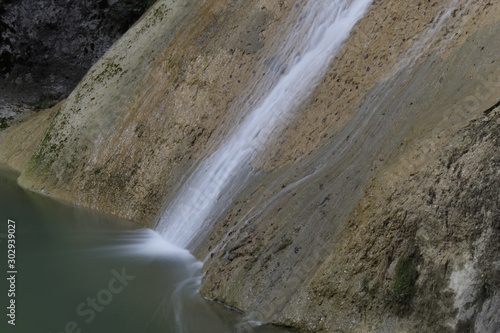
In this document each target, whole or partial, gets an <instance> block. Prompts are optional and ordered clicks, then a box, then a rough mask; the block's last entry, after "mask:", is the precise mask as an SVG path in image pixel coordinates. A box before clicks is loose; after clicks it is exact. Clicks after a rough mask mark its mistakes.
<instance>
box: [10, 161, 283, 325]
mask: <svg viewBox="0 0 500 333" xmlns="http://www.w3.org/2000/svg"><path fill="white" fill-rule="evenodd" d="M15 177H16V175H15V174H12V173H10V172H7V171H5V170H0V222H1V223H0V226H1V227H0V248H1V251H0V262H1V266H0V269H1V274H2V276H3V278H2V279H1V281H0V294H1V295H2V297H1V302H2V304H1V308H2V311H3V312H4V313H2V316H1V318H2V323H1V324H0V328H1V329H0V331H1V332H22V333H32V332H47V333H61V332H64V333H80V332H90V333H101V332H102V333H104V332H106V333H110V332H120V333H127V332H130V333H140V332H144V333H153V332H154V333H156V332H162V333H169V332H186V333H187V332H203V333H212V332H213V333H216V332H217V333H221V332H241V333H246V332H252V331H253V332H265V333H271V332H272V333H277V332H281V333H284V332H288V331H287V330H285V329H281V328H276V327H270V326H257V327H254V328H252V329H249V326H248V325H247V324H245V323H244V321H243V316H242V315H240V314H238V313H236V312H234V311H230V310H228V309H226V308H224V307H222V306H220V305H218V304H214V303H213V302H209V301H207V300H205V299H203V298H202V297H201V296H200V295H199V294H198V293H197V288H198V286H199V283H200V280H201V275H200V273H199V269H200V267H201V263H200V262H198V261H197V260H196V259H195V258H194V257H192V256H191V254H190V253H189V252H188V251H186V250H183V249H180V248H176V247H175V246H173V245H170V244H169V243H167V242H166V241H164V240H163V238H161V237H160V236H159V235H158V234H157V233H156V232H154V231H152V230H150V229H145V228H140V227H138V226H137V225H135V224H133V223H131V222H129V221H124V220H121V219H118V218H115V217H112V216H108V215H104V214H100V213H97V212H94V211H90V210H87V209H83V208H81V207H76V206H71V205H67V204H64V203H61V202H58V201H55V200H52V199H49V198H46V197H43V196H40V195H37V194H34V193H31V192H28V191H25V190H23V189H21V188H19V186H17V184H16V182H15ZM9 219H10V220H12V221H13V222H9ZM14 228H15V229H14ZM9 235H11V236H9ZM9 237H11V239H14V240H15V244H14V243H13V242H11V243H10V244H12V245H15V258H14V260H15V262H9V261H8V259H9V258H8V255H9V252H8V244H9V243H8V239H9ZM14 237H15V238H14ZM11 250H13V248H12V246H11ZM10 254H11V259H12V258H13V251H11V252H10ZM8 264H13V265H14V266H12V267H9V266H8ZM10 272H13V273H10ZM13 301H14V303H12V302H13ZM11 304H14V305H15V309H13V306H12V305H11ZM9 307H10V309H9ZM14 315H15V317H14ZM13 319H14V321H13ZM9 321H10V322H11V324H9ZM12 323H15V325H12Z"/></svg>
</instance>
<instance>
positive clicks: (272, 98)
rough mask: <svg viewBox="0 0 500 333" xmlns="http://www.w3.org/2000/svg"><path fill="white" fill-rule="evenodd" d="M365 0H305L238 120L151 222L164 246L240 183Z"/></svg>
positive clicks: (193, 229) (213, 210)
mask: <svg viewBox="0 0 500 333" xmlns="http://www.w3.org/2000/svg"><path fill="white" fill-rule="evenodd" d="M370 3H371V0H322V1H319V0H314V1H313V0H310V1H308V3H306V4H305V5H304V6H303V8H302V9H301V10H302V12H301V13H300V15H299V17H298V19H296V22H295V23H294V24H292V25H291V28H290V31H289V35H288V38H285V40H284V43H283V45H280V46H278V47H277V48H276V49H279V52H280V56H279V57H278V56H277V57H276V59H277V60H276V61H278V62H279V63H274V64H273V66H274V68H278V69H279V70H278V71H276V72H277V73H278V75H280V76H279V77H278V78H276V77H273V76H272V75H269V76H268V78H267V79H262V80H261V81H259V82H258V83H257V84H256V85H255V86H254V88H253V90H252V91H251V93H250V98H251V99H253V101H254V103H252V105H254V106H253V107H250V105H249V104H248V105H247V106H245V107H244V109H243V110H242V112H241V114H242V115H243V119H242V121H240V122H238V124H237V125H236V126H235V127H234V128H233V130H232V131H231V132H230V134H229V135H228V137H227V138H226V139H225V140H224V141H223V142H222V144H221V145H220V146H219V147H218V149H217V150H216V151H215V152H214V153H213V154H212V155H211V156H209V157H208V158H207V159H205V160H204V161H202V162H201V163H200V164H199V166H198V168H197V169H196V170H195V171H194V172H193V173H192V174H191V175H190V177H189V178H188V179H187V181H186V182H185V183H184V184H183V185H182V187H181V188H180V191H179V192H178V193H177V195H176V197H175V198H174V199H173V200H172V201H171V202H170V203H169V204H168V205H167V208H166V210H165V211H164V213H163V215H162V217H161V219H160V220H159V222H158V224H157V230H158V232H159V233H160V234H161V235H162V236H163V237H164V238H166V239H167V240H169V241H170V242H172V243H174V244H176V245H178V246H181V247H188V246H189V245H190V243H191V242H192V241H193V240H194V239H195V238H196V237H197V236H199V235H200V233H201V232H202V231H203V230H205V229H206V228H207V226H208V225H210V223H211V221H212V220H213V219H214V218H216V217H217V216H218V215H219V214H220V213H221V212H222V211H223V210H224V209H225V208H226V207H227V206H228V205H229V204H230V203H231V200H230V197H231V196H232V195H234V194H235V193H236V192H237V191H238V190H239V189H241V188H242V186H244V184H245V179H246V177H247V175H248V174H249V173H250V162H251V160H252V158H253V157H254V156H255V155H256V153H257V152H258V151H259V150H261V149H262V147H263V146H264V145H265V144H266V142H268V140H269V139H270V138H271V135H272V134H276V132H277V130H276V129H277V128H279V127H280V125H281V124H283V122H284V121H285V120H287V119H288V118H290V116H291V114H292V112H293V110H294V109H295V107H296V106H298V105H299V104H300V103H301V102H302V101H304V100H305V99H306V98H307V96H308V95H309V94H310V93H311V91H312V90H313V88H314V87H315V85H316V84H317V83H318V81H319V80H320V79H321V78H322V76H323V75H324V73H325V71H326V69H327V67H328V64H329V62H330V61H331V59H332V58H333V57H334V56H335V55H336V53H337V52H338V51H339V49H340V47H341V45H342V43H343V42H344V41H345V40H346V38H347V37H348V35H349V33H350V31H351V29H352V28H353V26H354V24H355V23H356V22H357V21H358V20H359V19H360V18H361V17H362V16H363V14H364V13H365V11H366V9H367V8H368V6H369V5H370Z"/></svg>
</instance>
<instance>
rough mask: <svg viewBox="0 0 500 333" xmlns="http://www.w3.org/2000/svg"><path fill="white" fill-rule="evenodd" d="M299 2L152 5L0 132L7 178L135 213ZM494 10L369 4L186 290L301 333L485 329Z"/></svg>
mask: <svg viewBox="0 0 500 333" xmlns="http://www.w3.org/2000/svg"><path fill="white" fill-rule="evenodd" d="M299 15H300V6H296V3H295V1H291V0H290V1H271V0H260V1H255V2H253V1H252V2H250V1H243V0H241V1H215V0H213V1H198V2H196V1H193V2H188V3H186V2H180V1H167V0H162V1H158V2H157V3H156V4H155V5H154V6H153V7H152V8H151V9H150V10H149V11H148V13H147V14H146V15H145V16H144V17H143V18H142V19H141V20H140V21H139V22H138V23H137V24H136V25H134V26H133V27H132V28H131V29H130V30H128V31H127V33H126V34H125V35H124V36H123V37H122V38H121V39H120V40H119V41H118V42H117V43H116V44H115V45H114V46H113V47H112V48H111V49H110V50H109V51H108V52H107V53H106V54H105V55H104V56H103V57H102V58H101V59H100V60H99V61H98V62H97V63H96V64H95V65H94V66H93V67H92V69H91V70H90V71H89V72H88V73H87V75H86V76H85V77H84V79H83V80H82V81H81V82H80V83H79V85H78V86H77V87H76V89H75V90H74V91H73V93H72V94H71V95H70V96H69V97H68V98H67V100H66V101H65V102H64V103H62V104H60V105H58V106H57V107H56V109H53V110H49V111H44V113H43V115H45V116H44V117H45V118H44V119H45V121H44V122H42V123H44V124H47V125H46V126H47V127H48V128H47V130H46V131H42V130H39V131H38V132H36V133H34V134H33V135H32V136H31V137H30V140H28V141H27V142H26V144H21V143H20V141H19V138H20V137H22V136H23V135H26V133H28V132H29V128H30V127H34V126H36V125H35V124H36V123H37V122H35V121H32V122H31V123H29V122H26V123H24V125H23V124H21V125H23V126H24V127H21V125H19V126H16V127H13V128H9V129H7V130H5V131H3V132H2V133H1V134H0V140H1V141H0V145H1V146H2V154H0V158H1V159H2V161H3V162H4V163H7V164H10V165H11V166H13V167H16V168H18V169H20V171H22V174H21V176H20V179H19V182H20V183H21V184H22V185H23V186H25V187H26V188H29V189H32V190H35V191H42V192H44V193H46V194H48V195H52V196H56V197H60V198H64V199H66V200H69V201H72V202H76V203H79V204H82V205H86V206H88V207H91V208H95V209H99V210H103V211H106V212H110V213H113V214H116V215H119V216H122V217H125V218H129V219H133V220H135V221H138V222H140V223H143V224H145V225H149V226H153V225H154V223H155V222H156V220H157V217H158V215H159V214H161V211H162V207H163V204H164V202H165V200H169V198H171V197H172V196H174V195H175V192H176V190H177V189H178V187H179V186H180V184H181V183H182V180H183V179H185V177H186V175H187V174H189V173H190V172H191V171H192V170H193V167H194V166H196V164H197V163H198V162H199V161H200V160H201V159H202V158H204V157H206V156H208V155H209V154H210V153H211V152H212V151H213V150H214V149H216V147H217V145H218V144H219V143H220V141H221V140H222V139H223V138H224V136H225V135H226V134H227V133H228V131H230V130H231V126H232V124H234V123H235V122H236V121H237V120H238V119H239V118H240V117H241V115H240V114H239V113H238V110H239V109H241V105H242V104H243V103H250V102H251V96H249V95H248V91H250V90H251V89H250V88H251V87H252V86H253V85H254V84H255V83H256V82H257V81H258V80H259V78H262V77H263V76H265V75H272V73H273V68H275V67H274V66H273V65H270V64H274V63H275V62H276V59H279V48H278V45H279V41H280V39H281V38H282V36H283V35H284V34H285V33H286V31H287V27H288V25H289V24H290V22H293V20H294V19H297V17H298V16H299ZM499 17H500V6H499V5H498V4H496V3H494V2H489V1H481V2H478V1H467V0H455V1H444V2H441V3H437V2H430V1H421V2H414V3H403V2H396V1H384V0H381V1H374V2H373V3H372V5H371V7H370V9H369V12H368V13H367V14H366V16H365V17H364V18H363V19H362V20H360V21H359V22H358V24H357V25H356V27H355V29H354V31H353V32H352V33H351V35H350V37H349V39H348V41H347V42H346V43H345V45H344V46H343V48H342V50H341V51H340V52H339V53H338V54H337V56H336V57H335V59H333V61H332V62H331V64H330V67H329V70H328V72H327V74H326V75H325V77H324V78H323V80H322V81H321V82H320V84H319V85H318V86H317V87H316V88H315V90H314V91H313V93H312V94H311V95H310V97H309V98H308V100H307V101H306V102H305V103H303V105H301V106H300V108H299V110H298V111H297V112H296V117H295V118H294V119H291V120H290V121H289V123H287V124H286V126H285V128H284V129H283V131H282V132H280V133H279V135H277V136H276V139H275V140H274V141H273V142H272V143H271V144H270V145H269V146H268V147H267V148H266V150H265V151H263V152H261V153H260V154H259V155H258V156H257V158H255V159H254V160H253V161H252V167H253V174H252V175H251V180H250V183H249V185H248V186H247V187H246V188H245V189H243V190H242V191H241V193H239V194H237V195H236V196H235V197H234V198H232V205H231V206H230V207H229V208H228V209H227V210H226V211H224V212H221V217H220V218H218V219H216V220H214V221H213V224H212V225H213V227H212V228H211V229H210V230H207V232H206V234H204V235H202V236H201V238H200V245H199V246H198V247H197V248H196V249H193V250H194V252H195V254H196V255H197V256H198V257H199V258H200V259H202V260H204V263H205V265H204V271H205V276H204V280H203V284H202V290H201V292H202V293H203V294H204V295H206V296H207V297H210V298H213V299H216V300H218V301H221V302H224V303H226V304H228V305H231V306H233V307H236V308H239V309H241V310H243V311H244V312H246V313H247V314H248V316H249V317H250V318H251V319H254V320H259V321H263V322H272V323H276V324H282V325H287V326H293V327H297V328H300V329H301V331H304V332H436V331H440V332H441V331H442V332H447V331H449V332H496V331H498V330H499V329H500V323H499V321H498V316H497V315H496V314H497V313H498V311H499V304H500V297H499V288H500V258H499V254H498V253H499V252H498V250H499V249H498V244H500V242H499V241H500V225H499V221H500V216H499V208H498V204H499V197H498V187H499V176H500V168H499V164H500V160H499V157H498V148H499V147H498V146H499V124H500V118H499V109H498V99H499V96H498V91H499V88H500V86H499V76H500V69H499V67H498V63H499V61H500V59H499V58H498V55H499V54H500V43H499V41H498V38H497V37H498V36H497V35H498V31H499V29H500V21H498V18H499ZM56 112H57V115H55V118H54V120H53V121H52V122H51V123H50V125H49V122H50V120H51V117H53V116H54V114H55V113H56ZM40 117H41V116H40ZM36 142H39V144H36Z"/></svg>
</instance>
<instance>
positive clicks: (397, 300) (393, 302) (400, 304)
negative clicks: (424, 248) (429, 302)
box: [388, 256, 418, 316]
mask: <svg viewBox="0 0 500 333" xmlns="http://www.w3.org/2000/svg"><path fill="white" fill-rule="evenodd" d="M417 278H418V272H417V270H416V268H415V259H414V256H409V257H403V258H400V259H399V260H398V263H397V264H396V272H395V278H394V283H393V285H392V289H391V290H390V291H389V295H388V300H389V303H390V306H391V308H392V309H393V310H394V311H395V313H396V314H397V315H399V316H402V315H405V314H407V313H408V312H409V311H410V305H411V301H412V299H413V296H414V295H415V283H416V282H417Z"/></svg>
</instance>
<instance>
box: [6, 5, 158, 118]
mask: <svg viewBox="0 0 500 333" xmlns="http://www.w3.org/2000/svg"><path fill="white" fill-rule="evenodd" d="M150 4H151V1H138V0H115V1H108V0H82V1H67V0H55V1H54V0H37V1H26V0H19V1H12V0H6V1H2V3H0V116H3V117H4V118H8V117H15V116H16V115H18V113H20V112H22V111H24V110H26V109H30V108H33V107H34V108H47V107H48V106H49V105H53V102H54V101H57V100H60V99H61V98H62V97H64V96H66V95H68V94H69V93H70V92H71V91H72V90H73V89H74V87H75V86H76V84H77V83H78V81H80V79H81V78H82V77H83V76H84V75H85V73H86V72H87V71H88V70H89V68H90V67H91V66H92V65H93V64H94V63H95V62H96V61H97V60H98V59H99V58H100V57H101V56H102V54H103V53H104V52H105V51H106V50H107V49H108V48H109V47H110V46H111V45H112V43H113V42H114V41H116V40H117V39H118V37H120V35H121V34H122V33H123V32H125V30H127V28H128V27H129V26H130V25H132V23H133V22H134V21H135V20H137V19H138V18H139V16H140V14H142V13H143V12H144V11H145V10H146V9H147V6H149V5H150Z"/></svg>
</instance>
